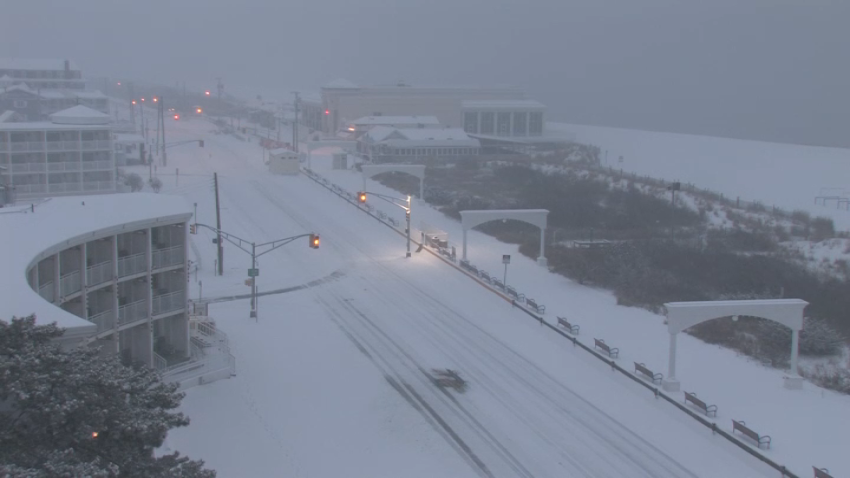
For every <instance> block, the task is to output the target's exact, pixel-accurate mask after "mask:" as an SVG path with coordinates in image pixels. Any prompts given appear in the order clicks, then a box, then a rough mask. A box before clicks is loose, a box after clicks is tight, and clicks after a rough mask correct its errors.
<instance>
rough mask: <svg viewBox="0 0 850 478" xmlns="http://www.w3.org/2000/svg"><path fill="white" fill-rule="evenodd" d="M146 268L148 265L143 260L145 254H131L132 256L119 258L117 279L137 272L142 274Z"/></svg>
mask: <svg viewBox="0 0 850 478" xmlns="http://www.w3.org/2000/svg"><path fill="white" fill-rule="evenodd" d="M147 268H148V263H147V261H146V260H145V253H144V252H140V253H139V254H133V255H132V256H126V257H120V258H119V259H118V277H127V276H130V275H133V274H138V273H139V272H144V271H146V270H147Z"/></svg>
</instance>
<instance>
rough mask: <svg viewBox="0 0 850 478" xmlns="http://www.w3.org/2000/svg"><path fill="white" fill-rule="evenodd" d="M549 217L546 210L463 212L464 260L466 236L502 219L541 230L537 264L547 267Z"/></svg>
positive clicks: (464, 256)
mask: <svg viewBox="0 0 850 478" xmlns="http://www.w3.org/2000/svg"><path fill="white" fill-rule="evenodd" d="M548 216H549V211H548V210H546V209H490V210H483V211H461V212H460V218H461V225H462V226H463V257H462V258H463V260H466V234H467V232H468V231H469V230H470V229H472V228H473V227H475V226H480V225H481V224H484V223H485V222H490V221H499V220H502V219H512V220H514V221H522V222H527V223H529V224H531V225H532V226H537V227H539V228H540V256H538V257H537V263H538V264H539V265H541V266H544V267H545V266H547V261H546V256H545V251H546V248H545V246H546V243H545V241H546V239H545V238H546V234H545V233H546V218H547V217H548Z"/></svg>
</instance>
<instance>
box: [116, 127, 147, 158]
mask: <svg viewBox="0 0 850 478" xmlns="http://www.w3.org/2000/svg"><path fill="white" fill-rule="evenodd" d="M114 144H115V165H116V166H129V165H133V164H145V160H146V159H147V158H143V157H142V155H143V154H146V153H145V151H144V144H145V138H143V137H142V135H140V134H136V133H115V135H114Z"/></svg>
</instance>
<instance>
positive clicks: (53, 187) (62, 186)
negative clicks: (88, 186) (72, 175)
mask: <svg viewBox="0 0 850 478" xmlns="http://www.w3.org/2000/svg"><path fill="white" fill-rule="evenodd" d="M48 189H49V190H50V192H51V193H73V192H78V191H80V190H82V185H80V183H79V182H76V183H54V184H50V185H49V186H48Z"/></svg>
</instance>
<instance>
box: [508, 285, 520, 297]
mask: <svg viewBox="0 0 850 478" xmlns="http://www.w3.org/2000/svg"><path fill="white" fill-rule="evenodd" d="M505 292H506V293H507V294H508V295H509V296H511V297H513V298H514V299H516V300H519V294H517V291H516V289H514V288H513V287H511V286H507V287H505Z"/></svg>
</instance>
